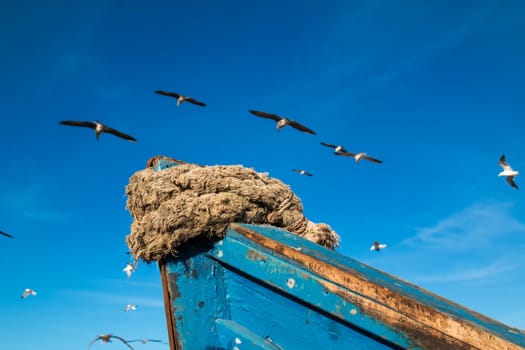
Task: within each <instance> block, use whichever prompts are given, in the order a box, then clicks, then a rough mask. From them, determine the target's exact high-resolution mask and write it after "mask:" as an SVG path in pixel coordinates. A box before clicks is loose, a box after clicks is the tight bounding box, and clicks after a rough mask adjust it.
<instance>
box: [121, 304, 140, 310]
mask: <svg viewBox="0 0 525 350" xmlns="http://www.w3.org/2000/svg"><path fill="white" fill-rule="evenodd" d="M130 310H133V311H135V310H137V305H135V304H128V305H126V307H125V308H124V311H126V312H128V311H130Z"/></svg>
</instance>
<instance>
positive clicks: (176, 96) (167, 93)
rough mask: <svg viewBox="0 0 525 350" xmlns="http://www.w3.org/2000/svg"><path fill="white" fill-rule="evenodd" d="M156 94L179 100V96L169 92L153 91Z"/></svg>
mask: <svg viewBox="0 0 525 350" xmlns="http://www.w3.org/2000/svg"><path fill="white" fill-rule="evenodd" d="M155 93H156V94H159V95H163V96H169V97H173V98H179V97H180V95H179V94H178V93H176V92H169V91H163V90H157V91H155Z"/></svg>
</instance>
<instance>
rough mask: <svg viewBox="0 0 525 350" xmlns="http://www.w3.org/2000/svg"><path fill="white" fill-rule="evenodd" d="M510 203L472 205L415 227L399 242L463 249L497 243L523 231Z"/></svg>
mask: <svg viewBox="0 0 525 350" xmlns="http://www.w3.org/2000/svg"><path fill="white" fill-rule="evenodd" d="M512 208H513V204H512V203H496V202H491V203H481V204H475V205H472V206H470V207H468V208H466V209H464V210H462V211H460V212H458V213H456V214H453V215H451V216H449V217H448V218H446V219H443V220H440V221H438V222H437V223H436V224H435V225H434V226H432V227H427V228H421V229H418V230H417V233H416V235H415V236H413V237H410V238H408V239H406V240H405V241H403V242H402V244H404V245H409V246H413V247H418V248H420V249H427V250H428V249H434V250H435V249H437V250H440V251H444V250H447V251H465V250H474V249H476V248H479V247H484V246H488V245H493V244H498V242H499V241H501V240H503V239H505V237H511V236H513V235H522V236H523V235H525V224H524V223H522V222H521V221H519V220H517V219H516V218H515V217H514V216H513V215H512Z"/></svg>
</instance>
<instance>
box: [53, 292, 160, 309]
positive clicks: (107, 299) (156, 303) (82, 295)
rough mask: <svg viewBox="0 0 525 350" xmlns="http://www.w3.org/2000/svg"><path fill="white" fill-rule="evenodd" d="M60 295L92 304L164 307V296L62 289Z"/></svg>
mask: <svg viewBox="0 0 525 350" xmlns="http://www.w3.org/2000/svg"><path fill="white" fill-rule="evenodd" d="M59 293H61V294H63V295H65V296H67V297H71V298H74V299H77V300H78V299H87V300H89V301H90V302H97V303H106V304H116V305H122V306H124V305H126V304H128V303H133V304H136V305H137V306H139V307H144V306H146V307H164V300H163V298H162V294H160V292H159V297H158V298H156V297H145V296H143V295H132V294H130V295H122V294H118V293H109V292H99V291H95V290H85V289H84V290H82V289H62V290H60V291H59Z"/></svg>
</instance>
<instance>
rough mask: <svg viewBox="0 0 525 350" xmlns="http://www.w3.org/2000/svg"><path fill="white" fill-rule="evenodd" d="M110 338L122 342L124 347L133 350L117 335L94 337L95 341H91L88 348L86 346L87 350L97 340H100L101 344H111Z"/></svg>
mask: <svg viewBox="0 0 525 350" xmlns="http://www.w3.org/2000/svg"><path fill="white" fill-rule="evenodd" d="M111 338H115V339H118V340H120V341H121V342H123V343H124V344H126V346H127V347H128V348H130V349H131V350H133V348H132V347H131V345H129V344H128V342H127V341H125V340H124V339H123V338H121V337H119V336H117V335H113V334H101V335H99V336H98V337H96V338H95V339H93V340H92V341H91V343H89V346H88V350H89V349H90V348H91V346H92V345H93V344H94V343H95V342H96V341H97V340H102V342H103V343H111Z"/></svg>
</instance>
